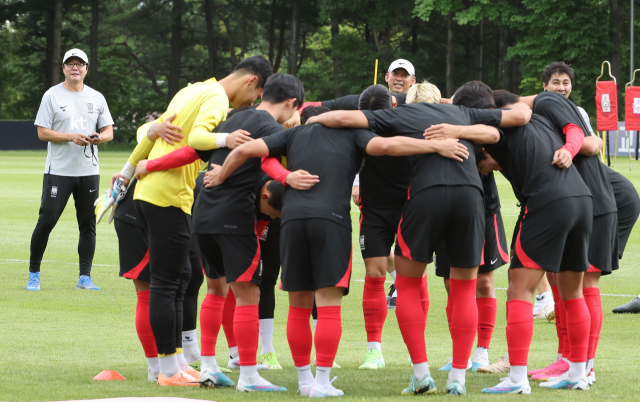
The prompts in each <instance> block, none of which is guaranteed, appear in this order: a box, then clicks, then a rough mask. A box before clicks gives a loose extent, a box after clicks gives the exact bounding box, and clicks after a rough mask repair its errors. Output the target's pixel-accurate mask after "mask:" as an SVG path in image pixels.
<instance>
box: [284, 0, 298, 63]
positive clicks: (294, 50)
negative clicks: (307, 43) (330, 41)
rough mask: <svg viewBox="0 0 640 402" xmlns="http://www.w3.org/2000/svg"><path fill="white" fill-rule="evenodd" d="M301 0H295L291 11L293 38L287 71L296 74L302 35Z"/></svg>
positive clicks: (290, 43) (290, 42)
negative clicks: (299, 42)
mask: <svg viewBox="0 0 640 402" xmlns="http://www.w3.org/2000/svg"><path fill="white" fill-rule="evenodd" d="M300 6H301V4H300V0H293V7H292V13H291V40H290V41H289V63H288V65H287V72H288V73H289V74H292V75H296V73H297V71H296V66H297V65H298V40H299V36H300Z"/></svg>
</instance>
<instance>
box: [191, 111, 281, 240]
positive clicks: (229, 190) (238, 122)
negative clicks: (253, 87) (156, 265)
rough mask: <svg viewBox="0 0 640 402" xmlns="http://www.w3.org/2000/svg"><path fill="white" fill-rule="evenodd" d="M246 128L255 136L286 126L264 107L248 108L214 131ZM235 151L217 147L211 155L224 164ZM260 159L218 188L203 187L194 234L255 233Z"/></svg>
mask: <svg viewBox="0 0 640 402" xmlns="http://www.w3.org/2000/svg"><path fill="white" fill-rule="evenodd" d="M239 129H242V130H246V131H248V132H249V133H251V137H252V138H254V139H257V138H262V137H265V136H268V135H270V134H273V133H275V132H278V131H282V126H281V125H279V124H278V123H277V122H276V121H275V119H274V118H273V117H272V116H271V115H270V114H269V113H268V112H266V111H264V110H256V109H247V110H244V111H242V112H237V113H236V114H234V115H233V116H232V117H231V118H230V119H228V120H227V121H225V122H223V123H221V124H220V125H218V126H217V127H216V128H215V130H214V131H216V132H224V133H231V132H233V131H235V130H239ZM229 153H231V149H229V148H220V149H214V150H212V151H211V152H210V156H209V157H208V158H207V157H206V156H205V155H203V156H201V157H202V158H203V159H205V160H206V159H209V162H210V163H209V170H211V163H215V164H217V165H222V164H223V163H224V161H225V159H226V158H227V156H228V155H229ZM260 172H261V171H260V158H249V159H248V160H247V161H245V162H244V163H243V164H242V165H240V167H239V168H238V169H237V170H236V171H235V172H233V174H231V176H229V177H228V178H227V180H225V182H224V183H222V184H221V185H219V186H217V187H211V188H202V190H201V191H200V195H199V197H198V200H197V201H196V204H195V207H194V209H193V222H194V233H200V234H236V235H251V234H255V231H256V229H255V223H256V214H255V198H256V183H257V182H258V180H259V178H260Z"/></svg>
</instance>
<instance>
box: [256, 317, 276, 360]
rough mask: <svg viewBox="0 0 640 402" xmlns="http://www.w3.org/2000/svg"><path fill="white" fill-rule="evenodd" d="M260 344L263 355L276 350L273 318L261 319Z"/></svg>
mask: <svg viewBox="0 0 640 402" xmlns="http://www.w3.org/2000/svg"><path fill="white" fill-rule="evenodd" d="M260 345H262V351H261V352H260V354H261V355H264V354H267V353H271V352H275V351H276V350H275V349H274V347H273V318H265V319H262V320H260Z"/></svg>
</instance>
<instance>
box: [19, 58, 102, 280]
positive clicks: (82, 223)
mask: <svg viewBox="0 0 640 402" xmlns="http://www.w3.org/2000/svg"><path fill="white" fill-rule="evenodd" d="M88 71H89V59H88V58H87V55H86V54H85V52H83V51H82V50H80V49H71V50H69V51H68V52H66V53H65V54H64V57H63V58H62V73H63V74H64V81H63V82H61V83H60V84H57V85H55V86H53V87H51V88H49V90H48V91H47V92H45V94H44V96H43V97H42V102H41V103H40V108H39V109H38V114H37V115H36V121H35V122H34V124H35V125H36V127H37V128H38V138H40V140H41V141H47V142H48V143H49V144H48V145H47V160H46V162H45V167H44V178H43V180H42V198H41V202H40V211H39V216H38V223H37V224H36V227H35V229H34V231H33V234H32V235H31V251H30V253H31V255H30V257H29V281H28V282H27V290H40V264H41V263H42V257H43V255H44V252H45V250H46V248H47V243H48V241H49V234H50V233H51V231H52V230H53V228H54V227H55V226H56V223H57V222H58V219H60V215H62V212H63V211H64V208H65V207H66V206H67V201H68V200H69V197H70V196H71V195H72V194H73V199H74V201H75V208H76V218H77V220H78V228H79V230H80V239H79V241H78V255H79V259H80V278H79V279H78V283H77V285H76V289H92V290H100V288H99V287H97V286H96V285H94V284H93V282H92V280H91V265H92V263H93V254H94V252H95V248H96V218H95V214H94V206H93V203H94V201H95V200H96V198H98V197H99V193H100V189H99V187H100V166H99V163H98V145H99V144H102V143H103V142H108V141H111V140H112V139H113V119H112V118H111V113H110V112H109V107H108V106H107V101H106V100H105V99H104V96H102V94H101V93H100V92H98V91H96V90H95V89H92V88H90V87H88V86H87V85H85V84H84V78H85V76H86V75H87V72H88ZM98 131H99V132H98Z"/></svg>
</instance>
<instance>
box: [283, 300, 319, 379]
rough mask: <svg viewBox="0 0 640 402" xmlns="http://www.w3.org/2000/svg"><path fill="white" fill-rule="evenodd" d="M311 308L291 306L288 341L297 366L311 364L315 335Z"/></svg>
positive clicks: (288, 318)
mask: <svg viewBox="0 0 640 402" xmlns="http://www.w3.org/2000/svg"><path fill="white" fill-rule="evenodd" d="M310 316H311V309H310V308H301V307H293V306H289V316H288V317H287V341H288V342H289V348H290V349H291V356H292V357H293V363H294V365H295V366H296V367H305V366H308V365H309V364H311V348H312V347H313V335H312V334H311V327H310V326H309V317H310Z"/></svg>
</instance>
